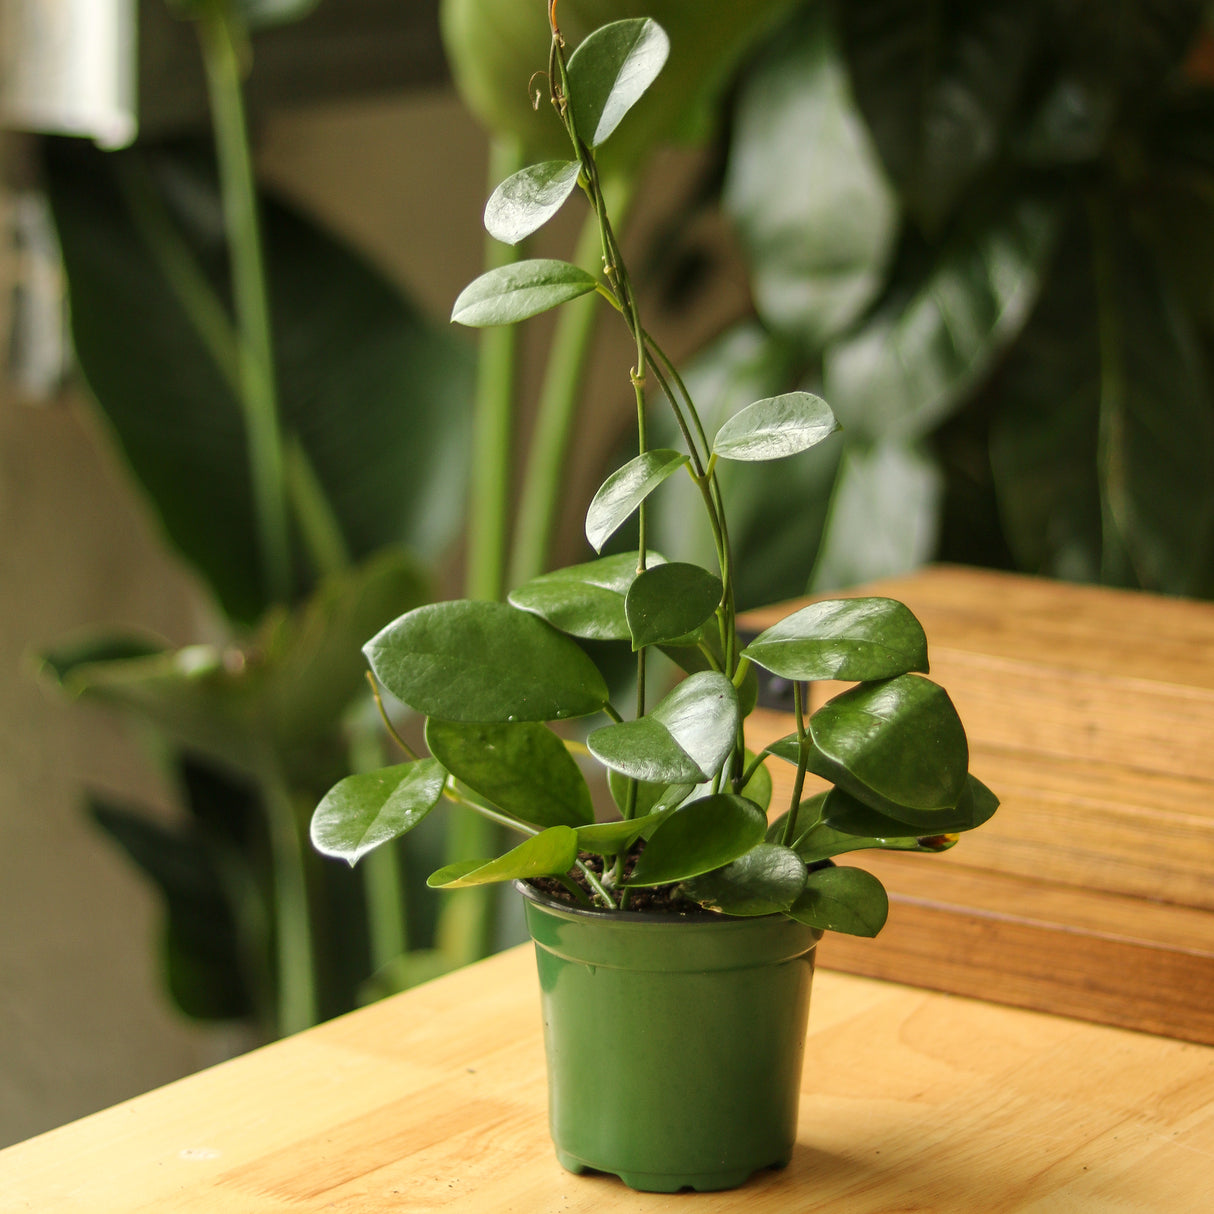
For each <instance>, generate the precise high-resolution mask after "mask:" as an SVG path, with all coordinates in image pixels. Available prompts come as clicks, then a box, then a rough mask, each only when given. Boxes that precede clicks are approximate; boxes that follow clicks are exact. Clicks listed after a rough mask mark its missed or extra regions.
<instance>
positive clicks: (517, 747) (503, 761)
mask: <svg viewBox="0 0 1214 1214" xmlns="http://www.w3.org/2000/svg"><path fill="white" fill-rule="evenodd" d="M426 745H427V746H429V747H430V753H431V754H433V755H434V757H435V758H436V759H438V761H439V762H440V763H442V765H443V766H444V767H445V768H446V769H447V770H448V771H449V772H450V773H451V774H452V775H453V776H454V777H455V778H456V779H457V780H462V781H463V782H464V783H465V784H467V785H468V787H469V788H471V789H472V790H473V792H478V793H480V794H481V796H483V797H487V798H488V799H489V801H490V802H492V804H494V805H496V806H497V807H498V808H499V809H504V810H505V811H506V812H507V813H509V814H513V815H514V816H515V817H516V818H521V819H522V820H523V821H524V822H530V823H531V824H532V825H534V826H540V827H543V826H585V825H587V824H589V823H590V822H593V821H594V806H593V805H592V804H591V800H590V789H589V788H588V787H587V786H586V780H585V777H583V775H582V772H581V769H580V768H579V767H578V765H577V763H576V762H574V759H573V756H572V755H570V753H569V751H568V750H566V749H565V744H564V742H562V741H561V739H560V738H558V737H557V736H556V734H554V733H553V732H552V730H551V729H549V728H548V727H547V726H546V725H541V724H538V723H535V722H530V721H520V722H518V723H509V722H508V723H506V724H500V723H488V724H484V723H476V722H473V723H466V722H458V721H438V720H434V719H431V720H429V721H428V722H427V723H426Z"/></svg>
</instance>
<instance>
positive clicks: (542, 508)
mask: <svg viewBox="0 0 1214 1214" xmlns="http://www.w3.org/2000/svg"><path fill="white" fill-rule="evenodd" d="M632 193H633V185H632V183H631V182H624V181H620V182H617V183H615V184H614V186H613V187H611V195H612V206H613V208H615V209H616V210H617V211H619V212H623V211H626V210H627V208H628V204H629V202H630V201H631V197H632ZM600 249H601V243H600V239H599V226H598V216H597V215H596V214H595V213H593V212H592V213H591V214H590V215H589V216H588V217H587V219H586V222H585V224H584V225H583V227H582V231H581V233H580V235H579V236H578V242H577V247H576V249H575V251H574V256H573V260H574V262H575V263H576V264H577V265H579V266H582V267H584V268H590V267H593V266H594V265H595V263H596V262H597V261H598V260H599V257H600ZM598 309H599V301H598V298H597V297H596V296H595V295H587V296H585V297H584V298H582V299H576V300H573V301H572V302H571V303H568V304H566V305H565V306H564V307H563V308H562V309H561V311H560V314H559V316H558V318H557V322H556V331H555V333H554V335H553V339H552V347H551V349H550V350H549V352H548V363H547V368H546V370H545V373H544V382H543V386H542V388H541V390H540V402H539V408H538V410H537V412H536V418H535V428H534V430H533V431H532V436H531V446H530V448H529V450H528V452H527V465H526V467H527V475H526V477H525V478H524V481H523V491H522V498H521V500H520V502H519V511H518V521H517V522H516V524H515V528H514V553H513V560H512V562H511V567H510V584H511V585H512V586H519V585H521V584H522V583H523V582H526V581H528V580H529V579H530V578H533V577H536V576H538V575H539V574H541V573H543V572H544V571H545V570H546V569H547V565H548V555H549V550H550V548H551V545H552V533H553V530H554V525H555V519H556V503H557V501H558V500H559V498H560V495H561V491H562V489H563V488H564V484H565V476H566V474H567V471H568V469H567V461H568V453H569V447H570V443H571V439H572V434H573V423H574V421H575V419H576V417H577V411H578V406H579V405H580V403H581V400H582V389H583V381H584V378H585V370H586V359H587V357H588V355H589V353H590V346H591V338H592V337H593V335H594V325H595V321H596V319H597V317H598Z"/></svg>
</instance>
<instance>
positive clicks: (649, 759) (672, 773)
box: [586, 716, 708, 786]
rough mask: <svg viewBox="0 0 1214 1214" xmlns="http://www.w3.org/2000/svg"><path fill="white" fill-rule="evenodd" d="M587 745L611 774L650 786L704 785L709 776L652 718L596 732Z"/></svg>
mask: <svg viewBox="0 0 1214 1214" xmlns="http://www.w3.org/2000/svg"><path fill="white" fill-rule="evenodd" d="M586 745H587V746H588V747H589V748H590V753H591V754H592V755H594V757H595V758H596V759H598V760H599V762H600V763H602V764H603V765H604V766H605V767H607V768H608V769H609V770H611V771H614V772H618V773H619V774H620V775H623V776H627V777H629V778H630V779H633V780H640V781H642V782H643V783H646V784H658V785H662V786H665V785H668V784H701V783H703V782H704V781H705V780H707V779H708V774H707V773H706V772H705V771H703V770H702V769H701V768H700V766H699V764H698V763H697V762H696V761H695V760H694V759H693V758H692V757H691V755H689V754H688V753H687V752H686V751H685V750H684V749H683V748H682V746H680V745H679V744H678V742H676V741H675V739H674V737H673V736H672V735H671V732H670V730H669V729H667V727H666V726H665V725H664V724H662V722H661V721H657V720H655V719H654V718H653V717H652V716H647V717H641V719H640V720H639V721H623V722H621V723H619V724H616V725H604V726H603V727H602V728H601V729H596V730H593V731H592V732H591V733H590V735H589V736H588V737H587V738H586Z"/></svg>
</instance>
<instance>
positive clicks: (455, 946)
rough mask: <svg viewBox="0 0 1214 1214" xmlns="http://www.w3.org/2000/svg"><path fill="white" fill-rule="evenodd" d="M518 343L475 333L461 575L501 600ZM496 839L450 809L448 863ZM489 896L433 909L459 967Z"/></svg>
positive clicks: (458, 895) (484, 920) (485, 931)
mask: <svg viewBox="0 0 1214 1214" xmlns="http://www.w3.org/2000/svg"><path fill="white" fill-rule="evenodd" d="M521 167H522V151H521V149H520V148H519V146H518V143H517V141H515V140H507V139H494V140H493V141H492V142H491V144H490V149H489V176H490V179H491V180H490V184H491V186H496V185H497V184H498V182H500V181H502V180H504V179H505V178H506V177H509V176H510V174H511V173H514V172H516V171H517V170H518V169H519V168H521ZM518 258H519V251H518V250H517V249H516V248H515V247H513V246H511V245H505V244H502V243H501V242H500V241H497V240H494V239H493V238H492V237H490V236H486V237H485V269H486V270H489V269H493V268H495V267H497V266H503V265H509V264H510V263H511V262H513V261H517V260H518ZM517 346H518V337H517V333H516V328H515V326H514V325H498V326H495V327H493V328H488V329H484V330H483V331H482V332H481V335H480V347H479V354H478V357H477V380H476V404H475V409H474V414H473V429H472V482H471V487H470V496H469V502H468V556H467V568H466V570H465V575H464V588H465V592H466V593H467V595H468V597H469V598H473V599H500V598H502V597H503V596H504V594H505V590H506V563H507V544H508V536H509V528H508V525H507V520H508V519H509V517H510V472H511V464H512V463H513V456H514V441H513V440H514V428H515V378H516V363H517ZM498 837H499V831H498V828H497V826H496V825H495V824H494V823H492V822H490V821H488V820H486V819H485V818H483V817H481V816H480V815H479V814H475V813H470V812H468V811H461V810H455V811H453V812H452V813H451V814H449V815H448V818H447V847H446V858H447V862H448V863H455V862H456V861H459V860H468V859H474V858H477V857H480V856H489V855H492V854H493V853H494V852H495V850H496V845H497V841H498ZM495 897H496V895H495V891H494V888H493V887H492V886H482V887H479V888H473V889H466V890H457V891H454V892H452V893H449V894H447V895H446V896H445V901H444V903H443V908H442V910H441V912H440V913H439V922H438V928H437V937H438V939H437V944H438V947H439V948H440V949H441V950H442V952H444V953H445V954H446V955H447V956H448V957H449V958H450V959H452V960H453V961H454V962H455V963H456V964H460V965H463V964H466V963H467V962H469V961H475V960H477V959H478V958H480V957H485V956H488V954H489V953H490V952H492V950H493V931H494V923H495V919H496V916H495V913H494V910H495V906H494V902H495Z"/></svg>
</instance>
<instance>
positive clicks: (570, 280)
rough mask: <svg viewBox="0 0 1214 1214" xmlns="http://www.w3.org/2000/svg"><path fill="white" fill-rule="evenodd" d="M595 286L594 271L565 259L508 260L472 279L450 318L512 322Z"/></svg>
mask: <svg viewBox="0 0 1214 1214" xmlns="http://www.w3.org/2000/svg"><path fill="white" fill-rule="evenodd" d="M597 286H598V280H597V279H596V278H595V277H594V276H593V275H591V274H587V273H586V271H585V270H583V269H580V268H579V267H578V266H575V265H570V263H569V262H567V261H556V260H554V259H552V258H531V259H530V260H527V261H516V262H511V263H510V264H509V265H505V266H498V267H496V268H495V269H492V270H488V271H486V272H485V273H484V274H482V275H481V276H480V277H479V278H476V279H473V281H472V282H470V283H469V284H468V285H467V286H466V287H465V288H464V289H463V290H462V291H461V292H460V293H459V296H458V297H457V298H456V300H455V304H454V306H453V307H452V309H451V319H452V320H453V321H455V322H456V323H457V324H461V325H470V326H472V327H473V328H484V327H486V326H489V325H512V324H514V323H515V322H516V321H520V320H526V319H527V318H528V317H531V316H538V315H539V314H540V313H541V312H547V311H548V310H549V309H550V308H555V307H557V306H559V305H560V304H563V303H567V302H568V301H569V300H571V299H577V298H578V297H579V296H581V295H588V294H589V293H590V292H591V291H593V290H594V289H595V288H596V287H597Z"/></svg>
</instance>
